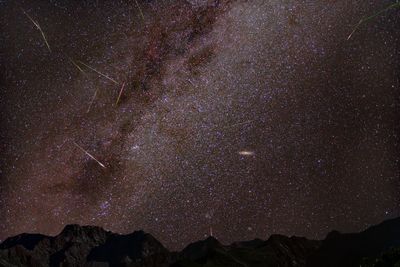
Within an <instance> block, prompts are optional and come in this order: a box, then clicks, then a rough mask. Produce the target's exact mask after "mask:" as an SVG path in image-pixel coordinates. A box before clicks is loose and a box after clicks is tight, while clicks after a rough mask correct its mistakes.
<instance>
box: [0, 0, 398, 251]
mask: <svg viewBox="0 0 400 267" xmlns="http://www.w3.org/2000/svg"><path fill="white" fill-rule="evenodd" d="M390 3H392V2H391V1H384V0H371V1H366V0H353V1H349V0H331V1H328V0H323V1H322V0H321V1H306V0H303V1H295V0H252V1H250V0H249V1H244V0H232V1H227V0H225V1H224V0H221V1H211V0H210V1H207V0H191V1H184V0H176V1H172V0H170V1H156V0H153V1H150V0H148V1H143V0H138V1H135V0H124V1H122V0H121V1H104V0H97V1H95V0H92V1H89V0H87V1H67V0H53V1H51V0H47V1H45V0H36V1H22V0H21V1H11V0H9V1H8V0H0V26H1V28H0V29H1V31H0V73H1V80H0V81H1V83H0V86H1V87H0V90H1V91H0V108H1V124H0V125H1V127H0V218H1V219H0V240H4V239H5V238H6V237H8V236H11V235H15V234H19V233H21V232H41V233H44V234H51V235H54V234H57V233H59V232H60V231H61V229H62V228H63V227H64V225H65V224H71V223H78V224H84V225H99V226H102V227H104V228H105V229H107V230H112V231H115V232H120V233H127V232H132V231H134V230H138V229H143V230H145V231H147V232H150V233H152V234H153V235H154V236H155V237H156V238H158V239H159V240H160V241H161V242H163V243H164V244H165V245H166V246H167V247H168V248H171V249H180V248H182V247H183V246H184V245H186V244H188V243H189V242H192V241H194V240H198V239H202V238H204V237H205V236H207V235H208V233H209V231H210V228H211V227H212V229H213V233H214V235H215V236H216V237H217V238H218V239H219V240H220V241H222V242H223V243H230V242H232V241H236V240H247V239H252V238H255V237H258V238H262V239H267V238H268V236H269V235H270V234H273V233H280V234H286V235H293V234H295V235H300V236H306V237H309V238H324V237H325V235H326V234H327V233H328V232H329V231H330V230H333V229H336V230H340V231H346V232H348V231H359V230H362V229H364V228H365V227H367V226H369V225H371V224H374V223H378V222H380V221H382V220H384V219H388V218H391V217H395V216H399V215H400V184H399V183H400V177H399V176H400V174H399V173H400V171H399V160H400V155H399V153H398V150H399V141H400V140H399V133H400V126H399V122H400V86H399V77H400V54H399V51H400V50H399V48H400V47H399V46H400V31H399V29H400V11H399V10H394V9H393V10H389V11H388V12H385V13H383V14H382V15H381V16H379V17H377V18H376V19H375V20H372V21H369V22H368V23H365V24H363V25H361V26H360V27H359V29H358V30H357V31H356V32H355V33H354V34H353V36H352V37H351V38H350V39H349V40H347V39H348V36H349V34H350V33H351V32H352V30H353V29H354V26H355V25H356V24H357V23H358V22H359V21H360V19H361V18H362V17H365V16H367V15H371V14H374V13H375V12H376V11H378V10H380V9H382V8H384V7H386V6H387V5H388V4H390ZM28 16H29V17H31V18H32V19H33V20H34V21H35V22H36V23H37V24H38V25H39V26H40V28H41V30H42V32H43V35H42V34H41V31H40V30H38V28H37V27H36V26H35V24H34V23H33V22H32V21H31V20H30V18H29V17H28ZM45 39H46V41H48V44H49V47H47V45H46V42H45Z"/></svg>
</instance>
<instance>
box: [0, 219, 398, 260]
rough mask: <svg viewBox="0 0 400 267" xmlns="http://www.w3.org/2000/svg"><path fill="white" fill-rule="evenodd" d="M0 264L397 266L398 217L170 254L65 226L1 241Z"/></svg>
mask: <svg viewBox="0 0 400 267" xmlns="http://www.w3.org/2000/svg"><path fill="white" fill-rule="evenodd" d="M0 266H1V267H3V266H4V267H12V266H35V267H36V266H39V267H40V266H63V267H66V266H91V267H95V266H99V267H100V266H102V267H103V266H104V267H106V266H110V267H111V266H127V267H128V266H132V267H150V266H154V267H156V266H157V267H159V266H160V267H163V266H166V267H167V266H171V267H200V266H207V267H212V266H221V267H222V266H229V267H235V266H237V267H248V266H251V267H253V266H254V267H258V266H277V267H317V266H318V267H331V266H335V267H336V266H344V267H347V266H348V267H353V266H365V267H373V266H375V267H378V266H400V218H396V219H391V220H387V221H384V222H383V223H381V224H378V225H375V226H372V227H370V228H368V229H366V230H365V231H362V232H360V233H345V234H342V233H339V232H337V231H333V232H331V233H329V234H328V235H327V237H326V238H325V239H324V240H321V241H318V240H309V239H307V238H304V237H295V236H293V237H286V236H283V235H272V236H271V237H270V238H269V239H268V240H261V239H254V240H250V241H242V242H234V243H232V244H230V245H224V244H221V243H220V242H219V241H218V240H217V239H216V238H214V237H212V236H210V237H208V238H207V239H205V240H201V241H197V242H194V243H192V244H189V245H188V246H187V247H186V248H184V249H183V250H182V251H180V252H171V251H169V250H168V249H167V248H165V247H164V246H163V245H162V244H161V243H160V242H159V241H158V240H157V239H156V238H154V237H153V236H152V235H151V234H148V233H145V232H143V231H135V232H133V233H131V234H126V235H121V234H116V233H112V232H110V231H106V230H104V229H102V228H101V227H96V226H80V225H67V226H66V227H65V228H64V229H63V230H62V231H61V233H60V234H58V235H57V236H46V235H41V234H25V233H24V234H21V235H17V236H14V237H10V238H8V239H6V240H5V241H4V242H3V243H1V244H0Z"/></svg>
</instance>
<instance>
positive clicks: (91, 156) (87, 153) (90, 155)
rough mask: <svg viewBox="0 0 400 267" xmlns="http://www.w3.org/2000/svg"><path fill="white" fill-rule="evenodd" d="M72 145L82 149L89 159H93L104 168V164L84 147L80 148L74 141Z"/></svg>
mask: <svg viewBox="0 0 400 267" xmlns="http://www.w3.org/2000/svg"><path fill="white" fill-rule="evenodd" d="M74 145H75V146H76V147H78V148H79V149H80V150H82V151H83V152H84V153H85V154H86V155H88V156H89V157H90V158H91V159H93V160H95V161H96V162H97V163H98V164H99V165H100V166H101V167H103V168H104V169H105V168H106V166H105V165H104V164H103V163H101V162H100V161H99V160H98V159H96V158H95V157H94V156H93V155H92V154H90V153H89V152H87V151H86V150H85V149H84V148H82V147H81V146H80V145H78V144H77V143H76V142H74Z"/></svg>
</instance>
